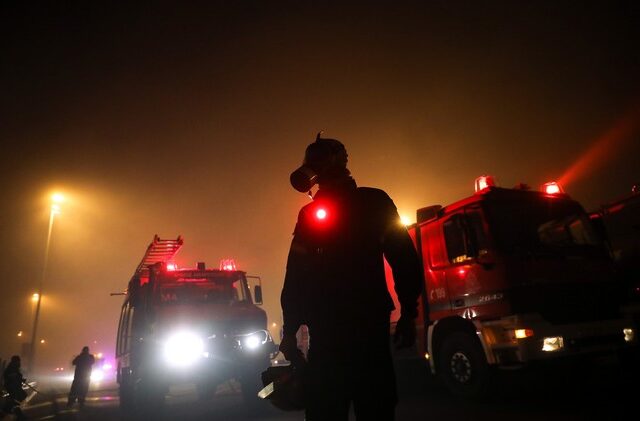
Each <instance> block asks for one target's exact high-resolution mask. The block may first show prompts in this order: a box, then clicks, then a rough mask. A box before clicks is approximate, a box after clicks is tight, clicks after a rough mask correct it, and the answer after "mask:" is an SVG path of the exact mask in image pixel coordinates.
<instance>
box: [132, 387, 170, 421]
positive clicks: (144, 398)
mask: <svg viewBox="0 0 640 421" xmlns="http://www.w3.org/2000/svg"><path fill="white" fill-rule="evenodd" d="M164 398H165V388H164V387H163V386H162V385H160V384H156V383H154V382H151V381H146V382H145V381H140V383H139V384H138V387H137V388H136V392H135V404H136V410H137V412H138V414H139V415H140V416H141V417H151V418H155V417H156V416H158V415H159V414H161V413H162V410H163V409H164Z"/></svg>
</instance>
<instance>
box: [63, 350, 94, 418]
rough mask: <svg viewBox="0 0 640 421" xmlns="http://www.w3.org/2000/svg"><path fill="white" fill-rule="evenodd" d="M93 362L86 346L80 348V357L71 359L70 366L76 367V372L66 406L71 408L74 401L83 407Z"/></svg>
mask: <svg viewBox="0 0 640 421" xmlns="http://www.w3.org/2000/svg"><path fill="white" fill-rule="evenodd" d="M95 361H96V360H95V358H94V357H93V355H91V354H89V347H88V346H85V347H84V348H82V352H81V353H80V355H78V356H76V357H75V358H74V359H73V362H72V364H73V365H75V366H76V370H75V373H74V376H73V383H71V390H70V391H69V398H68V400H67V406H72V405H73V404H74V403H75V402H76V400H77V401H78V403H79V404H80V406H81V407H82V406H84V401H85V399H86V397H87V392H88V391H89V383H90V381H91V367H92V366H93V364H94V363H95Z"/></svg>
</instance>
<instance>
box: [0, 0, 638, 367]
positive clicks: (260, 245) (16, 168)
mask: <svg viewBox="0 0 640 421" xmlns="http://www.w3.org/2000/svg"><path fill="white" fill-rule="evenodd" d="M79 3H80V4H81V5H80V6H78V7H70V6H69V5H68V2H58V1H52V2H49V3H44V4H45V6H43V5H39V6H38V5H34V4H32V2H20V1H5V2H3V3H2V6H0V7H1V9H0V11H1V17H0V28H1V29H0V34H1V36H0V46H1V54H0V89H1V90H0V140H1V142H2V143H1V144H2V153H1V154H0V159H1V160H2V162H1V168H2V170H1V171H2V176H1V177H0V185H1V186H2V201H1V205H0V224H1V226H0V247H1V255H0V274H1V277H2V278H1V281H0V294H1V297H2V303H1V304H0V321H1V323H2V329H0V356H1V357H3V358H7V357H8V356H10V355H11V354H13V353H17V352H18V351H19V343H20V342H22V341H24V340H25V338H18V337H17V335H16V334H17V332H18V331H20V330H22V331H24V332H25V337H26V339H28V338H29V336H30V331H31V325H32V323H33V305H32V304H31V301H30V297H31V294H32V293H33V292H35V290H36V289H37V285H38V282H39V280H40V278H41V274H42V267H43V261H44V253H45V242H46V236H47V224H48V216H49V208H48V206H49V203H48V200H49V199H48V198H49V195H50V193H51V192H53V191H54V190H57V191H60V192H61V193H63V194H65V196H66V197H67V200H66V202H65V203H63V205H62V213H61V215H59V216H58V217H56V219H55V222H54V226H53V233H52V242H51V249H50V254H49V265H48V272H47V274H46V279H45V284H44V288H45V299H44V301H43V308H42V312H41V324H40V328H39V335H38V336H39V337H42V338H46V340H47V343H46V344H45V345H43V346H40V347H39V349H38V359H39V363H40V364H42V366H43V367H56V366H68V364H69V361H70V359H71V356H72V355H73V354H74V353H78V352H79V351H80V348H81V347H82V346H83V345H89V346H90V347H91V348H92V351H95V352H98V351H101V352H104V353H105V354H107V355H113V349H114V342H115V331H116V324H117V319H118V315H119V308H120V305H121V303H122V297H110V296H109V293H110V292H116V291H122V290H123V289H124V288H125V287H126V284H127V282H128V280H129V278H130V277H131V275H132V273H133V270H134V269H135V267H136V265H137V264H138V262H139V260H140V258H141V257H142V254H143V253H144V251H145V249H146V247H147V245H148V244H149V242H150V241H151V240H152V238H153V236H154V234H159V235H160V236H161V237H163V238H175V237H177V236H178V235H182V236H183V237H184V239H185V245H184V247H183V250H182V251H181V252H180V254H179V255H178V259H177V261H178V263H179V264H180V265H183V266H194V265H195V263H196V262H197V261H206V262H207V263H208V264H209V266H213V267H217V266H218V262H219V261H220V260H221V259H223V258H234V259H235V260H236V262H237V264H238V266H239V267H240V268H241V269H243V270H246V271H247V272H249V273H250V274H254V275H260V276H262V278H263V289H264V291H265V295H266V303H265V309H266V310H267V311H268V316H269V323H270V324H271V323H273V322H275V323H278V324H280V323H281V315H280V306H279V295H280V290H281V287H282V281H283V277H284V269H285V263H286V257H287V252H288V247H289V242H290V238H291V233H292V231H293V227H294V225H295V218H296V215H297V212H298V210H299V208H300V207H301V206H303V205H304V204H305V203H307V202H308V200H309V199H308V197H306V196H305V195H303V194H300V193H297V192H296V191H294V190H293V188H292V187H291V186H290V185H289V180H288V177H289V174H290V172H291V171H292V170H293V169H295V168H296V167H298V166H299V165H300V163H301V160H302V157H303V153H304V148H305V147H306V145H307V144H308V143H310V142H311V141H313V140H314V138H315V135H316V133H317V132H318V131H319V130H324V131H325V136H327V137H333V138H337V139H340V140H341V141H343V142H344V144H345V145H346V147H347V150H348V152H349V160H350V161H349V168H350V169H351V171H352V173H353V176H354V177H355V179H356V180H357V182H358V183H359V185H363V186H373V187H380V188H383V189H385V190H386V191H387V192H388V193H389V194H390V195H391V197H392V198H393V199H394V200H395V203H396V205H397V206H398V208H399V211H400V213H401V214H403V215H407V216H408V217H410V218H414V219H415V216H414V215H415V210H416V209H417V208H419V207H423V206H427V205H432V204H442V205H446V204H448V203H451V202H453V201H455V200H457V199H460V198H463V197H465V196H467V195H469V194H471V193H472V191H473V182H474V179H475V178H476V177H477V176H479V175H482V174H491V175H494V176H495V177H496V179H497V181H498V183H499V184H500V185H502V186H504V187H511V186H513V185H515V184H516V183H518V182H526V183H528V184H529V185H531V186H532V187H534V188H537V187H538V186H540V185H541V184H542V183H544V182H547V181H550V180H554V179H562V180H563V181H564V182H565V186H564V187H565V189H566V191H567V192H568V193H569V194H570V195H572V196H573V197H575V198H576V199H577V200H579V201H581V202H582V203H583V204H584V205H585V207H586V208H587V209H595V208H596V207H598V206H599V205H600V204H602V203H606V202H610V201H613V200H615V199H618V198H620V197H623V196H624V195H626V194H628V192H629V191H630V188H631V186H632V185H633V184H634V183H637V182H640V166H639V165H638V164H639V163H640V162H639V157H640V111H639V110H640V77H639V76H640V24H639V22H640V19H639V18H640V5H639V4H638V3H637V2H632V1H630V2H628V3H622V2H610V1H601V2H584V3H581V2H557V1H548V2H542V1H535V2H534V1H511V2H508V1H505V2H502V1H494V2H455V1H454V2H449V1H434V2H415V3H409V2H401V1H394V2H358V3H356V2H351V3H348V5H345V3H346V2H320V1H318V2H286V3H285V2H278V1H222V2H213V1H212V2H202V3H195V2H189V5H188V6H187V5H184V4H182V2H175V4H171V3H166V2H162V3H156V2H145V3H142V2H140V3H137V2H124V3H125V4H124V5H113V4H111V2H105V3H104V5H103V6H99V5H98V3H97V2H79ZM129 3H132V4H129ZM274 333H275V332H274ZM94 341H95V342H94Z"/></svg>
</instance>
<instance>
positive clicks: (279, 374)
mask: <svg viewBox="0 0 640 421" xmlns="http://www.w3.org/2000/svg"><path fill="white" fill-rule="evenodd" d="M262 383H263V384H264V385H265V386H266V387H265V388H264V389H262V391H260V393H259V394H258V396H260V397H261V398H263V399H267V400H269V402H271V404H272V405H273V406H275V407H276V408H278V409H281V410H283V411H300V410H302V409H304V366H303V365H288V366H278V367H269V368H268V369H267V370H266V371H263V372H262Z"/></svg>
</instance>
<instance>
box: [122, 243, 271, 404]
mask: <svg viewBox="0 0 640 421" xmlns="http://www.w3.org/2000/svg"><path fill="white" fill-rule="evenodd" d="M182 244H183V241H182V238H180V237H178V238H177V239H176V240H163V239H160V238H158V236H155V238H154V239H153V242H152V243H151V244H150V245H149V247H148V248H147V251H146V253H145V255H144V257H143V258H142V261H141V262H140V264H139V265H138V267H137V268H136V270H135V272H134V274H133V276H132V277H131V280H130V281H129V284H128V288H127V291H126V298H125V300H124V303H123V305H122V311H121V313H120V322H119V325H118V337H117V345H116V357H117V381H118V383H119V386H120V404H121V406H122V407H123V408H125V409H131V408H140V409H143V410H144V409H146V408H153V407H158V406H159V405H161V404H162V402H163V401H164V398H165V394H166V393H167V391H168V389H169V386H171V385H174V384H178V383H192V384H194V383H195V384H196V386H197V388H198V393H199V394H200V396H201V397H202V398H205V397H207V396H209V395H212V394H213V393H214V392H215V390H216V388H217V386H218V385H219V384H220V383H222V382H225V381H227V380H230V379H235V380H237V381H238V382H239V383H240V386H241V390H242V392H243V395H244V397H245V400H247V402H248V403H249V404H252V405H253V404H254V403H255V402H256V401H257V400H258V398H257V397H256V394H257V392H258V391H259V390H260V389H261V388H262V383H261V381H260V373H261V372H262V371H263V370H265V369H266V368H267V367H268V366H269V363H270V356H272V354H273V353H274V352H275V350H276V349H275V346H274V343H273V340H272V338H271V335H270V334H269V332H268V330H267V317H266V313H265V311H263V310H262V309H259V308H258V307H256V304H262V287H261V284H260V279H259V278H258V277H250V276H247V274H246V273H245V272H243V271H240V270H236V267H235V263H234V262H233V261H231V260H226V261H223V262H222V263H221V265H220V268H219V269H207V268H206V267H205V264H204V263H202V262H201V263H198V265H197V268H189V269H184V268H178V267H177V266H176V265H175V261H174V258H175V255H176V253H177V252H178V250H179V249H180V247H181V246H182ZM250 280H251V281H252V282H253V283H254V284H255V285H254V288H253V294H254V295H253V297H252V296H251V290H250Z"/></svg>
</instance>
